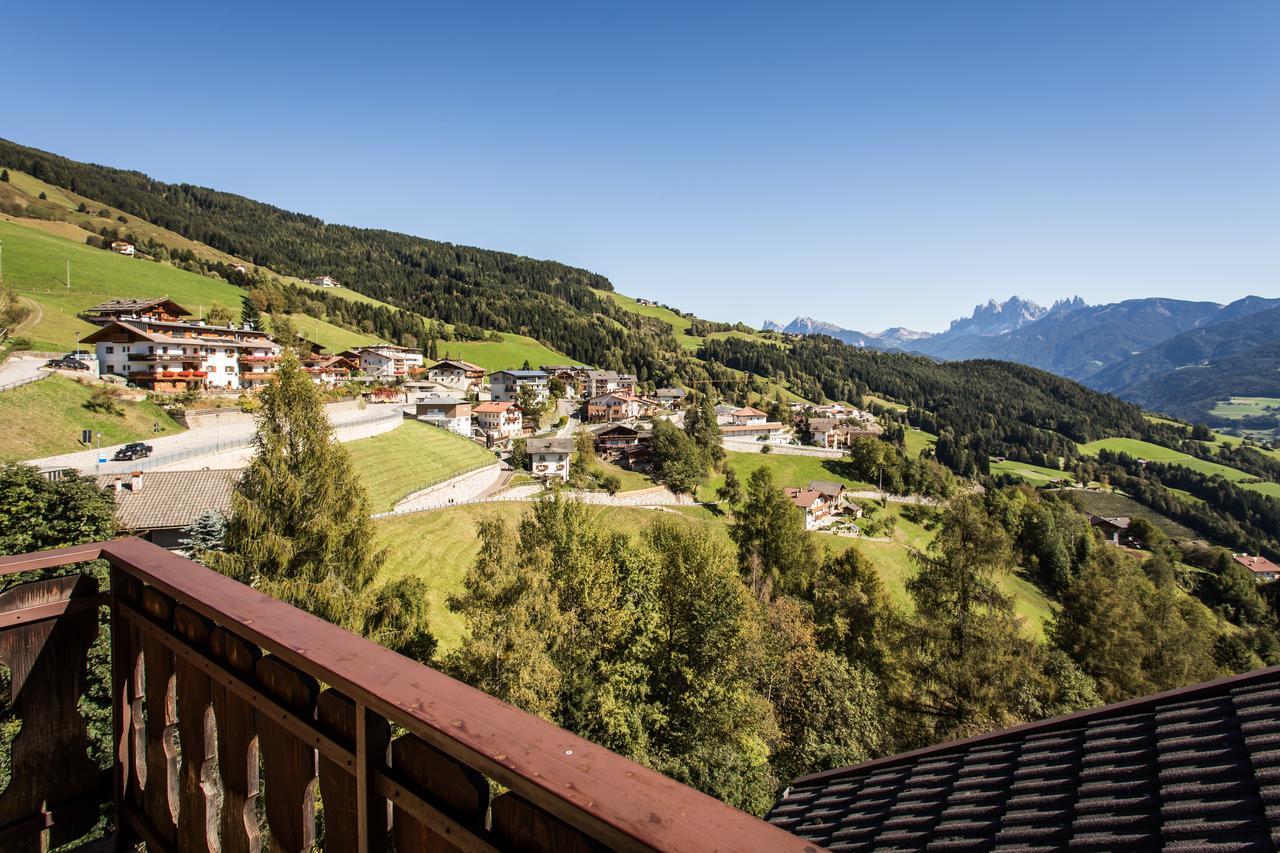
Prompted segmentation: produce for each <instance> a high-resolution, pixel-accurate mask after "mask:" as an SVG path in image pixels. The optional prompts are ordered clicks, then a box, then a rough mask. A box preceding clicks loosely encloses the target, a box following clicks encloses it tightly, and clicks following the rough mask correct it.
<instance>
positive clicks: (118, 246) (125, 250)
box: [111, 240, 136, 258]
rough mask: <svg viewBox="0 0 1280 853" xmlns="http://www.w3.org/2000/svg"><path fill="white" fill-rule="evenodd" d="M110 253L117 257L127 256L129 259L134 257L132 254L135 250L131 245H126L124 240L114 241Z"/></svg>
mask: <svg viewBox="0 0 1280 853" xmlns="http://www.w3.org/2000/svg"><path fill="white" fill-rule="evenodd" d="M111 251H113V252H115V253H116V254H117V255H128V256H129V257H131V258H132V257H134V254H135V252H136V250H135V249H134V247H133V244H132V243H126V242H125V241H124V240H116V241H114V242H113V243H112V244H111Z"/></svg>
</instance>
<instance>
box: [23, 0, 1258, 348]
mask: <svg viewBox="0 0 1280 853" xmlns="http://www.w3.org/2000/svg"><path fill="white" fill-rule="evenodd" d="M0 27H2V28H3V29H4V31H5V34H4V40H3V44H4V57H5V58H4V65H5V77H6V80H7V82H8V85H6V86H5V87H4V88H3V90H0V135H2V136H5V137H7V138H10V139H13V140H15V141H18V142H22V143H25V144H29V145H34V146H37V147H40V148H44V149H48V150H52V151H55V152H58V153H61V154H65V155H67V156H70V157H74V158H76V159H84V160H92V161H95V162H102V163H107V164H110V165H115V166H122V167H127V168H134V169H139V170H141V171H144V172H147V173H148V174H151V175H153V176H155V177H157V178H160V179H163V180H169V181H187V182H191V183H198V184H204V185H208V186H212V187H217V188H219V189H224V190H229V191H232V192H238V193H242V194H244V195H247V196H251V197H253V198H257V199H261V200H264V201H269V202H272V203H274V204H277V205H280V206H282V207H286V208H290V209H294V210H300V211H304V212H307V213H311V214H314V215H317V216H321V217H323V218H325V219H326V220H329V221H333V222H341V223H348V224H355V225H365V226H376V227H385V228H390V229H395V230H400V231H407V232H410V233H413V234H419V235H422V236H426V237H432V238H436V239H443V240H451V241H454V242H459V243H467V244H472V245H479V246H485V247H489V248H496V249H505V250H510V251H515V252H519V253H522V254H527V255H531V256H535V257H545V258H555V259H558V260H562V261H565V262H568V263H572V264H577V265H580V266H584V267H588V268H590V269H592V270H595V271H597V272H600V273H603V274H605V275H607V276H609V277H610V278H611V279H612V280H613V282H614V284H615V285H616V286H617V288H618V289H619V290H621V291H623V292H624V293H629V294H633V295H637V296H646V297H649V298H654V299H659V300H661V301H664V302H668V303H671V304H674V305H676V306H678V307H680V308H683V309H685V310H692V311H695V312H697V313H698V314H699V315H701V316H705V317H709V318H713V319H723V320H743V321H745V322H748V323H751V324H753V325H756V324H759V323H760V322H761V321H762V320H763V319H765V318H771V319H777V320H780V321H782V322H786V321H788V320H790V319H791V318H792V317H794V316H796V315H797V314H807V315H812V316H816V317H819V318H822V319H826V320H830V321H832V322H836V323H839V324H840V325H843V326H846V327H849V328H856V329H861V330H877V329H880V328H883V327H885V326H890V325H905V326H909V327H914V328H925V329H931V328H942V327H945V325H946V323H947V321H948V320H950V319H952V318H953V317H955V316H958V315H960V314H964V313H968V311H969V310H970V309H971V308H972V307H973V305H974V304H975V303H977V302H981V301H986V300H987V299H988V298H990V297H996V298H1001V299H1003V298H1007V297H1008V296H1009V295H1010V294H1013V293H1018V294H1020V295H1022V296H1025V297H1029V298H1032V299H1036V300H1037V301H1042V302H1048V301H1052V300H1053V299H1055V298H1057V297H1060V296H1067V295H1072V294H1079V295H1081V296H1083V297H1084V298H1085V299H1086V300H1088V301H1090V302H1107V301H1115V300H1118V299H1123V298H1130V297H1139V296H1152V295H1163V296H1173V297H1181V298H1197V299H1215V300H1219V301H1226V300H1230V299H1233V298H1236V297H1239V296H1242V295H1245V294H1248V293H1258V294H1261V295H1267V296H1277V295H1280V48H1277V45H1278V44H1280V3H1277V2H1274V0H1228V2H1198V0H1197V2H1178V0H1162V2H1150V3H1148V2H1127V0H1105V2H1082V0H1072V2H1040V0H1018V2H1007V3H1006V2H979V1H978V0H972V2H951V0H939V2H931V3H922V2H906V1H905V0H904V1H903V2H889V0H886V2H881V3H871V2H845V3H832V4H823V3H785V2H781V3H773V4H761V5H753V4H750V3H745V2H734V3H725V4H723V5H712V4H698V3H688V2H686V3H676V4H670V5H664V4H659V3H628V4H624V3H611V2H603V3H602V2H592V3H582V4H580V5H553V4H551V3H521V4H511V5H503V4H499V3H452V4H447V5H444V4H442V5H441V6H440V7H439V8H430V7H429V6H428V5H427V4H418V3H413V4H408V3H406V4H404V5H403V6H395V5H388V4H377V3H366V4H342V5H334V6H331V7H326V6H325V5H324V4H322V3H308V4H289V3H269V2H257V3H253V4H244V5H240V4H237V3H218V4H187V3H166V4H163V5H150V4H148V3H140V4H138V3H135V4H129V5H127V6H125V7H119V8H114V7H105V6H103V5H101V4H98V3H95V4H79V3H76V2H59V3H15V4H11V5H10V6H9V7H8V8H7V9H6V10H5V12H4V13H3V14H2V15H0Z"/></svg>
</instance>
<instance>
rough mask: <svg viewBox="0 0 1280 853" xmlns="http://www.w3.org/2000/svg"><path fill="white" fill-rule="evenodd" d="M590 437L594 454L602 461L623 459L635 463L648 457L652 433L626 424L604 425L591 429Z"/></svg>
mask: <svg viewBox="0 0 1280 853" xmlns="http://www.w3.org/2000/svg"><path fill="white" fill-rule="evenodd" d="M591 437H592V440H593V441H594V443H595V448H596V453H597V454H598V455H599V456H600V457H601V458H602V459H609V460H617V459H625V460H626V461H627V462H628V463H635V462H637V461H639V460H641V459H643V458H645V457H647V456H648V452H649V440H650V439H651V438H653V433H652V432H649V431H648V430H640V429H637V428H636V427H633V426H629V425H627V424H617V423H615V424H606V425H604V426H597V427H593V428H592V430H591Z"/></svg>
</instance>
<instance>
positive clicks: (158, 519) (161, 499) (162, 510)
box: [97, 471, 239, 550]
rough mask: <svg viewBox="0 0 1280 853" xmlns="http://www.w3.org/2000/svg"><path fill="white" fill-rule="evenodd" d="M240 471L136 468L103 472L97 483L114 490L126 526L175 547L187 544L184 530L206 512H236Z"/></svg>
mask: <svg viewBox="0 0 1280 853" xmlns="http://www.w3.org/2000/svg"><path fill="white" fill-rule="evenodd" d="M238 476H239V472H238V471H150V472H148V473H146V474H143V473H142V472H141V471H135V472H133V473H132V474H102V475H100V476H99V477H98V478H97V483H98V487H99V488H103V489H107V490H108V491H109V492H110V493H111V496H112V498H113V499H114V501H115V505H116V510H115V516H116V523H117V524H118V525H119V526H120V528H121V531H122V532H123V531H128V532H130V533H132V534H133V535H135V536H139V537H141V538H143V539H146V540H147V541H148V542H154V543H155V544H157V545H159V546H161V547H162V548H169V549H170V550H173V549H176V548H181V547H182V539H183V533H182V531H183V530H184V529H185V528H187V527H190V526H191V523H192V522H193V521H195V520H196V519H197V518H199V517H200V516H201V515H203V514H204V513H205V512H207V511H209V510H213V511H215V512H219V513H222V515H223V516H228V515H230V514H231V493H232V492H233V491H234V490H235V483H236V478H237V477H238Z"/></svg>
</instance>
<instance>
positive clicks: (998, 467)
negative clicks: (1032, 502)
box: [991, 459, 1075, 486]
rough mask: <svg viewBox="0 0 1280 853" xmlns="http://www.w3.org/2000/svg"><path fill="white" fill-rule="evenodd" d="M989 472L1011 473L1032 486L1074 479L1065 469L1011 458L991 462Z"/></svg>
mask: <svg viewBox="0 0 1280 853" xmlns="http://www.w3.org/2000/svg"><path fill="white" fill-rule="evenodd" d="M991 473H992V474H1012V475H1014V476H1015V477H1021V478H1022V479H1023V480H1026V481H1027V482H1028V483H1030V484H1031V485H1033V486H1041V485H1044V484H1045V483H1051V482H1053V481H1054V480H1065V481H1067V482H1073V481H1074V479H1075V478H1074V477H1072V476H1071V475H1070V474H1068V473H1067V472H1066V471H1059V470H1057V469H1056V468H1045V467H1043V466H1041V465H1032V464H1030V463H1029V462H1014V461H1013V460H1012V459H1006V460H1005V461H1004V462H992V463H991Z"/></svg>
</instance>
